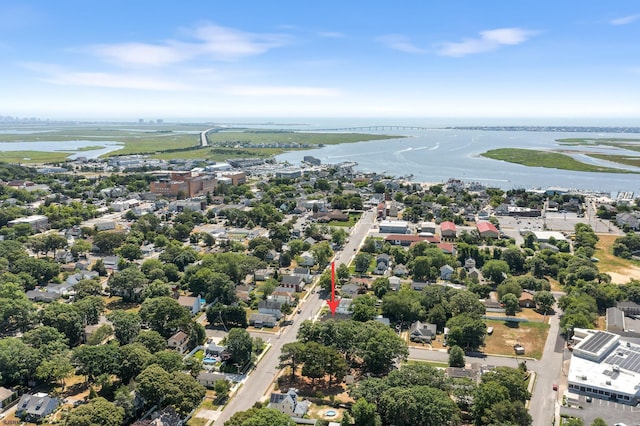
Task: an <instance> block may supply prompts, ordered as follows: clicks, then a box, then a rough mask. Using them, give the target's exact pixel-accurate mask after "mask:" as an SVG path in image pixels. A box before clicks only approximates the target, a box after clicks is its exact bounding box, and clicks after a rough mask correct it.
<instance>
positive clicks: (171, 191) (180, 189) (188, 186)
mask: <svg viewBox="0 0 640 426" xmlns="http://www.w3.org/2000/svg"><path fill="white" fill-rule="evenodd" d="M217 183H218V181H217V179H216V178H215V177H213V176H208V175H195V176H194V175H193V174H192V173H191V172H168V176H166V177H163V178H161V179H159V180H157V181H156V182H151V185H150V191H151V192H152V193H154V194H158V195H164V196H165V197H177V196H178V195H179V194H183V195H184V197H188V198H192V197H197V196H200V195H206V194H207V193H211V194H213V191H214V190H215V189H216V186H217Z"/></svg>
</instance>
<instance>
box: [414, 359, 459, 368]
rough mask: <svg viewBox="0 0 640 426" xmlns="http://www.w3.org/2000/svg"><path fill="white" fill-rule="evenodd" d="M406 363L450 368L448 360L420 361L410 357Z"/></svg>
mask: <svg viewBox="0 0 640 426" xmlns="http://www.w3.org/2000/svg"><path fill="white" fill-rule="evenodd" d="M405 364H409V365H415V364H427V365H430V366H432V367H435V368H448V367H449V364H448V363H446V362H437V361H419V360H417V359H410V360H408V361H407V362H406V363H405Z"/></svg>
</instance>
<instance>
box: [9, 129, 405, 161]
mask: <svg viewBox="0 0 640 426" xmlns="http://www.w3.org/2000/svg"><path fill="white" fill-rule="evenodd" d="M206 129H207V125H175V124H171V125H133V124H129V125H125V124H123V125H122V126H115V125H105V126H99V127H59V128H52V129H51V131H45V132H40V133H33V134H2V135H1V136H0V140H1V141H3V142H14V143H20V142H37V141H52V142H57V141H59V142H61V145H62V143H63V142H65V141H77V140H84V141H95V142H103V141H116V142H121V143H122V144H123V147H122V148H121V149H119V150H117V151H112V152H110V153H108V154H105V155H103V157H110V156H114V155H131V154H145V155H150V156H151V157H152V158H156V159H164V160H169V159H174V158H185V159H203V160H205V159H206V160H215V161H224V160H226V159H229V158H239V157H243V158H251V157H260V158H270V157H273V156H275V155H278V154H282V153H283V152H285V151H291V150H297V149H309V148H316V147H320V146H323V145H334V144H340V143H353V142H362V141H369V140H380V139H392V138H400V137H403V136H388V135H370V134H363V133H311V132H309V133H298V132H288V131H249V130H245V129H238V130H234V131H217V132H215V131H214V132H210V133H208V135H207V139H208V142H209V147H207V148H202V149H201V148H200V134H199V132H201V131H203V130H206ZM24 130H38V131H40V130H43V129H42V128H34V129H24ZM292 144H293V145H295V144H297V147H296V146H294V147H291V146H288V145H292ZM274 145H277V146H274ZM99 147H100V148H101V147H102V146H99V145H97V144H96V145H94V146H91V147H86V148H83V149H81V150H80V151H88V150H90V149H98V148H99ZM8 155H9V157H6V161H10V162H21V163H27V162H28V163H44V162H61V161H64V160H65V159H66V158H67V156H68V154H65V153H58V152H54V153H51V152H47V153H37V152H36V153H32V152H31V151H21V152H14V153H9V154H8ZM24 158H29V159H30V160H24Z"/></svg>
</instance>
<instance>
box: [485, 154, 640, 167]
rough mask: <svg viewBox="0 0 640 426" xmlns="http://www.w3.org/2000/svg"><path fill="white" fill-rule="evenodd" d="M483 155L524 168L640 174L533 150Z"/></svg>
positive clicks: (607, 157)
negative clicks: (520, 165)
mask: <svg viewBox="0 0 640 426" xmlns="http://www.w3.org/2000/svg"><path fill="white" fill-rule="evenodd" d="M481 155H482V156H483V157H487V158H491V159H494V160H501V161H507V162H509V163H516V164H522V165H523V166H529V167H546V168H550V169H561V170H573V171H577V172H598V173H638V172H634V171H631V170H624V169H616V168H613V167H603V166H598V165H594V164H587V163H582V162H580V161H577V160H575V159H574V158H572V157H571V156H569V155H567V154H562V153H559V152H550V151H537V150H533V149H522V148H499V149H492V150H490V151H487V152H485V153H483V154H481ZM605 157H606V158H604V159H606V160H610V161H612V160H611V158H610V156H605ZM598 158H601V157H598Z"/></svg>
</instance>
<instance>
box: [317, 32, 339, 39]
mask: <svg viewBox="0 0 640 426" xmlns="http://www.w3.org/2000/svg"><path fill="white" fill-rule="evenodd" d="M318 35H319V36H320V37H325V38H343V37H344V34H343V33H339V32H337V31H321V32H319V33H318Z"/></svg>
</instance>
